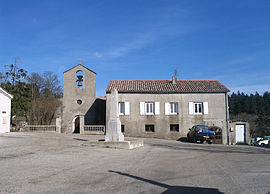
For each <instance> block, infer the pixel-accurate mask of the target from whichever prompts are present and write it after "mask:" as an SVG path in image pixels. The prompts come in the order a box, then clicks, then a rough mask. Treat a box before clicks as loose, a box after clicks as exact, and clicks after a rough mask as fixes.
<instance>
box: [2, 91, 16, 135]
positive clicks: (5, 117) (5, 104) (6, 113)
mask: <svg viewBox="0 0 270 194" xmlns="http://www.w3.org/2000/svg"><path fill="white" fill-rule="evenodd" d="M12 98H13V96H12V95H11V94H9V93H8V92H7V91H5V90H4V89H2V88H1V87H0V133H7V132H10V114H11V99H12Z"/></svg>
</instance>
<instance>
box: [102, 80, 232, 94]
mask: <svg viewBox="0 0 270 194" xmlns="http://www.w3.org/2000/svg"><path fill="white" fill-rule="evenodd" d="M114 88H115V89H117V91H118V92H119V93H156V94H159V93H226V92H229V89H228V88H226V87H225V86H224V85H222V84H221V83H220V82H219V81H217V80H178V81H177V82H176V83H175V84H173V83H172V81H171V80H111V81H110V83H109V85H108V87H107V90H106V92H107V93H110V92H111V90H112V89H114Z"/></svg>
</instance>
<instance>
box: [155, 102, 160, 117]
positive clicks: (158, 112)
mask: <svg viewBox="0 0 270 194" xmlns="http://www.w3.org/2000/svg"><path fill="white" fill-rule="evenodd" d="M159 114H160V111H159V102H155V115H159Z"/></svg>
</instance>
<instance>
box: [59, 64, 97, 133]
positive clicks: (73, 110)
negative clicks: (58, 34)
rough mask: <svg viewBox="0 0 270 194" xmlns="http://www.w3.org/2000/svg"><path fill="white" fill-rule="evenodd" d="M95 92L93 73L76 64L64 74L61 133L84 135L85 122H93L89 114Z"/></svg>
mask: <svg viewBox="0 0 270 194" xmlns="http://www.w3.org/2000/svg"><path fill="white" fill-rule="evenodd" d="M95 92H96V73H95V72H94V71H92V70H90V69H88V68H87V67H85V66H83V65H81V64H78V65H77V66H75V67H73V68H71V69H69V70H67V71H65V72H64V88H63V106H62V117H61V122H62V123H61V132H62V133H84V125H85V122H86V121H89V122H91V121H93V120H95V115H94V114H93V113H92V114H91V107H93V105H94V102H95V100H96V94H95ZM92 109H93V108H92ZM89 111H90V113H89Z"/></svg>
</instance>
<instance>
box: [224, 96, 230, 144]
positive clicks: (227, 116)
mask: <svg viewBox="0 0 270 194" xmlns="http://www.w3.org/2000/svg"><path fill="white" fill-rule="evenodd" d="M228 102H229V98H228V93H225V106H226V130H227V144H228V145H229V141H230V136H229V134H230V132H229V103H228Z"/></svg>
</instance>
